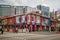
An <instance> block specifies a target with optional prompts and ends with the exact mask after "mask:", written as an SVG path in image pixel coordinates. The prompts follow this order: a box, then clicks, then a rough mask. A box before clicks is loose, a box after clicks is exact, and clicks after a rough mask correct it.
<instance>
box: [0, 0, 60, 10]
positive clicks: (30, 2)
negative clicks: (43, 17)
mask: <svg viewBox="0 0 60 40" xmlns="http://www.w3.org/2000/svg"><path fill="white" fill-rule="evenodd" d="M0 4H9V5H24V6H31V7H36V6H37V5H39V4H43V5H45V6H49V7H50V9H55V10H57V9H58V8H60V0H0Z"/></svg>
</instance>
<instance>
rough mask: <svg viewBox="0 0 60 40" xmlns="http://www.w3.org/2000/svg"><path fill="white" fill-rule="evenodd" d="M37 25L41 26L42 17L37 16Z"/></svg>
mask: <svg viewBox="0 0 60 40" xmlns="http://www.w3.org/2000/svg"><path fill="white" fill-rule="evenodd" d="M36 24H37V25H40V16H37V17H36Z"/></svg>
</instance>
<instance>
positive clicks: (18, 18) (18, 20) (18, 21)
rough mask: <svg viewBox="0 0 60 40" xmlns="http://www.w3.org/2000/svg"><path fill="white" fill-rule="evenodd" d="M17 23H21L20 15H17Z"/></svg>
mask: <svg viewBox="0 0 60 40" xmlns="http://www.w3.org/2000/svg"><path fill="white" fill-rule="evenodd" d="M16 24H20V16H18V17H16Z"/></svg>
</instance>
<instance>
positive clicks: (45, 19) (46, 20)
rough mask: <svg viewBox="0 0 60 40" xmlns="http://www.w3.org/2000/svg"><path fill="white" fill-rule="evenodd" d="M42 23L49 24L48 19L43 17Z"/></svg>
mask: <svg viewBox="0 0 60 40" xmlns="http://www.w3.org/2000/svg"><path fill="white" fill-rule="evenodd" d="M43 25H44V26H50V19H47V18H44V19H43Z"/></svg>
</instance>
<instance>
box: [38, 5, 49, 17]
mask: <svg viewBox="0 0 60 40" xmlns="http://www.w3.org/2000/svg"><path fill="white" fill-rule="evenodd" d="M37 9H38V10H40V11H41V13H42V15H45V16H48V17H50V12H49V7H47V6H43V5H38V6H37Z"/></svg>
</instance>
